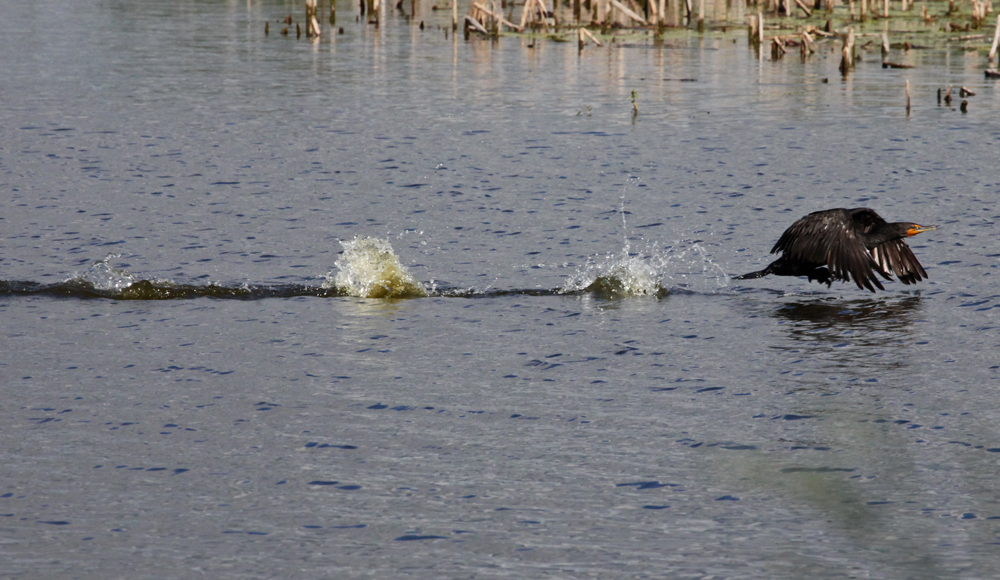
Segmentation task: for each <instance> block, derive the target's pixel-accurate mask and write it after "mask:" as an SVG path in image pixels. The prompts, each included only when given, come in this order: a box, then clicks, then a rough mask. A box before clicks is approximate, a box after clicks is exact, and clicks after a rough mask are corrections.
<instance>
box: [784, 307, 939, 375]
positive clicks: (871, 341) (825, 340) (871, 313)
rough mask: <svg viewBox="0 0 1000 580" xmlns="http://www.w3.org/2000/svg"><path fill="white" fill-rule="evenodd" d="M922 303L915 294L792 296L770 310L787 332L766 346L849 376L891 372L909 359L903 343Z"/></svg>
mask: <svg viewBox="0 0 1000 580" xmlns="http://www.w3.org/2000/svg"><path fill="white" fill-rule="evenodd" d="M922 307H923V302H922V299H921V297H920V296H903V297H900V298H894V299H881V300H880V299H862V300H843V299H838V298H810V299H804V300H803V299H796V300H795V301H793V302H785V303H783V304H782V305H780V306H778V307H777V308H775V309H774V310H772V311H771V313H770V315H771V316H772V317H774V318H775V319H777V320H778V321H779V324H781V325H782V326H781V327H782V328H783V329H784V330H785V334H786V336H787V338H788V340H787V342H785V343H784V344H780V345H773V346H772V347H771V348H772V349H774V350H777V351H783V352H785V353H786V354H788V355H790V356H794V357H796V358H798V359H800V360H799V361H794V362H790V363H788V364H792V365H794V364H796V363H798V362H800V361H801V360H805V359H808V360H810V361H812V362H813V363H814V364H815V363H817V362H819V363H821V364H820V365H819V366H816V367H814V368H813V370H814V371H818V372H824V369H825V372H829V373H843V372H845V371H849V373H850V374H851V376H853V377H854V378H864V377H874V376H878V375H879V374H880V373H883V372H894V371H897V370H899V369H901V368H904V367H906V366H907V365H908V364H909V361H910V358H909V356H908V353H909V351H908V348H907V347H908V345H909V344H910V341H909V340H908V339H910V338H912V336H913V334H914V329H913V325H914V322H915V321H916V320H917V317H918V315H919V313H920V311H921V309H922Z"/></svg>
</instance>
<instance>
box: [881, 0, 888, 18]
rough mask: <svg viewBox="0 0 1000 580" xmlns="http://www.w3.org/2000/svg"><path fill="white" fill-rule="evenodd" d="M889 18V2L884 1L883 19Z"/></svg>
mask: <svg viewBox="0 0 1000 580" xmlns="http://www.w3.org/2000/svg"><path fill="white" fill-rule="evenodd" d="M888 17H889V0H882V18H888Z"/></svg>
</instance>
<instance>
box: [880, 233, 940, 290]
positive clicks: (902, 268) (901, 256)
mask: <svg viewBox="0 0 1000 580" xmlns="http://www.w3.org/2000/svg"><path fill="white" fill-rule="evenodd" d="M871 255H872V259H873V260H875V263H876V264H878V266H879V267H880V268H882V269H883V270H885V271H886V272H892V273H893V274H895V275H896V277H897V278H899V281H900V282H902V283H903V284H914V283H916V282H919V281H920V280H923V279H924V278H926V277H927V272H925V271H924V268H923V266H921V265H920V262H918V261H917V257H916V256H914V255H913V251H912V250H910V246H908V245H906V242H904V241H903V240H902V239H899V240H891V241H888V242H885V243H883V244H879V245H877V246H875V247H874V248H872V249H871Z"/></svg>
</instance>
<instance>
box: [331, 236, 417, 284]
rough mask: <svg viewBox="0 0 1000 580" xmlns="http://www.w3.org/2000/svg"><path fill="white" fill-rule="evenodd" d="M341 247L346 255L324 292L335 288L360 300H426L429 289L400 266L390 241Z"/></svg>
mask: <svg viewBox="0 0 1000 580" xmlns="http://www.w3.org/2000/svg"><path fill="white" fill-rule="evenodd" d="M340 244H341V245H342V246H344V253H343V255H342V256H341V257H340V259H339V260H337V261H336V262H335V264H334V265H335V266H336V267H337V273H336V275H333V276H331V274H333V273H332V272H331V273H330V274H327V281H326V283H324V285H323V286H324V287H325V288H330V287H336V288H337V289H338V290H340V291H342V292H343V293H344V294H347V295H349V296H358V297H360V298H417V297H423V296H427V289H426V288H424V285H423V284H421V283H420V282H419V281H417V279H416V278H414V277H413V276H412V275H411V274H410V273H409V272H408V271H407V269H406V268H405V267H404V266H403V265H402V264H401V263H400V262H399V256H397V255H396V252H394V251H393V250H392V246H391V245H390V244H389V242H388V240H383V239H380V238H369V237H356V238H354V239H353V240H349V241H343V240H341V242H340Z"/></svg>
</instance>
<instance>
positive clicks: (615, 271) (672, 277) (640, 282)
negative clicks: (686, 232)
mask: <svg viewBox="0 0 1000 580" xmlns="http://www.w3.org/2000/svg"><path fill="white" fill-rule="evenodd" d="M728 285H729V276H728V275H727V274H726V273H725V271H724V270H723V269H722V267H721V266H719V265H718V264H716V263H715V262H714V261H713V260H712V257H711V254H710V253H709V251H708V250H707V249H706V248H705V247H704V246H702V245H701V244H700V243H698V242H676V243H674V244H673V245H671V246H667V247H665V248H657V247H654V246H653V245H652V244H649V243H647V244H646V247H645V248H644V249H643V250H642V251H639V252H633V251H632V249H631V244H630V243H629V242H628V241H626V244H625V247H624V248H623V249H622V250H621V251H620V252H618V253H617V254H608V255H606V256H604V257H602V258H589V259H588V260H587V263H586V264H584V265H583V266H581V267H580V268H579V269H578V270H577V272H576V274H575V275H574V276H572V277H571V278H570V279H568V280H567V281H566V283H565V284H564V285H563V287H562V288H561V290H560V292H561V293H573V292H593V293H595V294H598V295H601V296H605V297H608V298H622V297H628V296H656V297H660V298H662V297H664V296H666V295H667V294H669V293H670V292H671V291H676V290H684V291H688V292H714V291H718V290H720V289H724V288H726V287H727V286H728Z"/></svg>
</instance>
